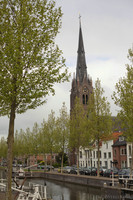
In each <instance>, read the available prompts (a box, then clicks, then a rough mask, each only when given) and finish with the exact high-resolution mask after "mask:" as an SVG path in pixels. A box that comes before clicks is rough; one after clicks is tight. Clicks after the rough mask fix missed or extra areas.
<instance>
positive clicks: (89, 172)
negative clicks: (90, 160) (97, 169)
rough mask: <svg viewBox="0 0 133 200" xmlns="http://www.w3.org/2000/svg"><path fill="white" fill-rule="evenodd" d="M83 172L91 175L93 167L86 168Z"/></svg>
mask: <svg viewBox="0 0 133 200" xmlns="http://www.w3.org/2000/svg"><path fill="white" fill-rule="evenodd" d="M83 171H84V174H85V175H91V167H84V168H83Z"/></svg>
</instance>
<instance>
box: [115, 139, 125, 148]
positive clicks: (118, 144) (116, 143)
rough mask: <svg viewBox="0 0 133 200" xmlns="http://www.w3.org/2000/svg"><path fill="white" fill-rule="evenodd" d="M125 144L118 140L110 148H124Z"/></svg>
mask: <svg viewBox="0 0 133 200" xmlns="http://www.w3.org/2000/svg"><path fill="white" fill-rule="evenodd" d="M126 144H127V142H126V141H125V140H123V141H120V140H119V138H118V140H116V142H115V143H114V144H113V145H112V147H118V146H126Z"/></svg>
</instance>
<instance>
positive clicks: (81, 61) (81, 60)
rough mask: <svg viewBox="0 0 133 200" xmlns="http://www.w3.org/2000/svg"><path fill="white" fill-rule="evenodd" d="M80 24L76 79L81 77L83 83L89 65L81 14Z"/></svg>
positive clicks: (80, 80)
mask: <svg viewBox="0 0 133 200" xmlns="http://www.w3.org/2000/svg"><path fill="white" fill-rule="evenodd" d="M79 26H80V27H79V43H78V57H77V68H76V80H77V79H79V83H80V84H82V82H83V79H84V77H87V67H86V60H85V51H84V44H83V36H82V29H81V16H79Z"/></svg>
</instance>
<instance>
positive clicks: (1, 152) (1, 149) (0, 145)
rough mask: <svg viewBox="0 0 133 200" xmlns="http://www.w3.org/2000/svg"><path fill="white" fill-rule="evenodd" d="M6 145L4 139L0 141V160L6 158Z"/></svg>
mask: <svg viewBox="0 0 133 200" xmlns="http://www.w3.org/2000/svg"><path fill="white" fill-rule="evenodd" d="M6 154H7V143H6V140H5V138H4V137H2V138H1V139H0V158H6Z"/></svg>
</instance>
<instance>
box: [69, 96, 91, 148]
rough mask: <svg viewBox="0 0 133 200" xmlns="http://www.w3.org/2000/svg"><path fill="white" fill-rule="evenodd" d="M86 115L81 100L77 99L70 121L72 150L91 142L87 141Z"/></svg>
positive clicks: (70, 144) (70, 145)
mask: <svg viewBox="0 0 133 200" xmlns="http://www.w3.org/2000/svg"><path fill="white" fill-rule="evenodd" d="M86 133H87V130H86V114H85V110H84V108H83V105H82V104H81V102H80V99H79V98H77V97H76V99H75V103H74V108H73V110H72V113H71V119H70V137H69V147H70V148H71V150H72V149H73V148H76V149H77V150H79V147H80V146H82V147H84V146H86V145H87V144H88V143H89V141H87V140H86Z"/></svg>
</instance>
